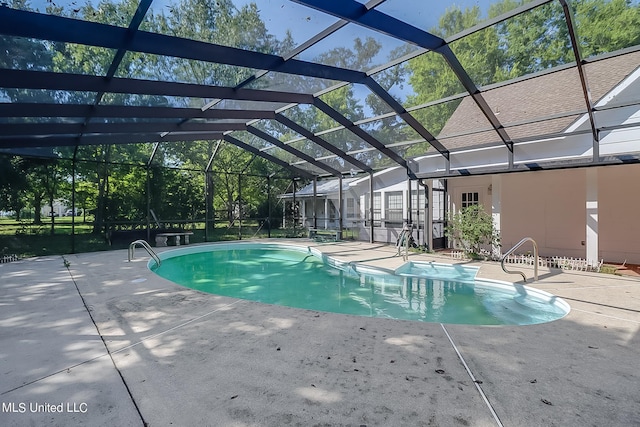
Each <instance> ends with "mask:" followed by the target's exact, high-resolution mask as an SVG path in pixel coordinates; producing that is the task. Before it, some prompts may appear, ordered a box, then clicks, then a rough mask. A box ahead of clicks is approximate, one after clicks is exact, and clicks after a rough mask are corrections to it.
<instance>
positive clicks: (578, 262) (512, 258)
mask: <svg viewBox="0 0 640 427" xmlns="http://www.w3.org/2000/svg"><path fill="white" fill-rule="evenodd" d="M534 262H535V261H534V257H533V255H509V256H507V258H506V260H505V264H522V265H533V263H534ZM603 262H604V260H600V261H599V262H598V261H591V260H587V259H584V258H571V257H560V256H554V257H539V258H538V266H539V267H548V268H560V269H562V270H574V271H596V272H599V271H600V269H601V268H602V264H603Z"/></svg>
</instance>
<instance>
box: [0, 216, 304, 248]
mask: <svg viewBox="0 0 640 427" xmlns="http://www.w3.org/2000/svg"><path fill="white" fill-rule="evenodd" d="M91 219H93V218H91ZM75 221H76V223H75V225H74V227H73V234H72V224H71V217H59V218H58V217H56V218H55V220H54V233H53V234H51V220H50V219H49V218H46V219H45V222H43V223H42V224H33V223H32V222H31V221H20V222H18V221H15V220H13V219H8V218H0V256H2V255H18V256H19V257H20V258H26V257H32V256H43V255H62V254H70V253H81V252H96V251H107V250H112V249H126V248H127V247H128V246H129V243H126V242H123V243H119V244H114V245H113V246H110V245H109V243H108V242H107V239H106V238H105V237H104V235H103V234H93V233H92V230H93V224H92V223H91V222H86V223H85V222H82V217H76V218H75ZM197 226H198V224H196V228H195V229H191V228H189V230H190V231H193V233H194V234H193V236H191V238H190V241H191V242H192V243H201V242H205V241H210V242H216V241H229V240H240V239H245V240H246V239H251V238H259V237H267V236H268V232H267V230H266V229H264V228H261V229H259V227H258V225H257V224H250V223H248V224H243V226H242V228H238V227H237V226H235V227H227V225H226V224H224V223H219V224H217V227H216V228H215V229H214V230H212V231H210V232H209V235H208V238H207V239H205V232H204V224H200V226H201V228H197ZM304 236H306V232H304V230H302V229H297V230H296V232H295V233H294V231H293V230H291V229H273V230H271V237H304ZM151 245H152V246H154V245H155V242H151Z"/></svg>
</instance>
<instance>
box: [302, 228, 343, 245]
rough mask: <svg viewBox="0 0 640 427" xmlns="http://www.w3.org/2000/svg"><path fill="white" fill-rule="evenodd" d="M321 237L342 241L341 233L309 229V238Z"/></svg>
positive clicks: (338, 231) (322, 229)
mask: <svg viewBox="0 0 640 427" xmlns="http://www.w3.org/2000/svg"><path fill="white" fill-rule="evenodd" d="M322 236H331V237H333V240H334V241H336V242H337V241H338V240H342V231H340V230H329V229H324V228H310V229H309V238H310V239H315V238H317V237H322Z"/></svg>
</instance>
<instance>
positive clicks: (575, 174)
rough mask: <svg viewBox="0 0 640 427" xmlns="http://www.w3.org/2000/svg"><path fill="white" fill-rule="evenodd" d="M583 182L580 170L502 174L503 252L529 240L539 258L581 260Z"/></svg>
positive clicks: (583, 250) (583, 219)
mask: <svg viewBox="0 0 640 427" xmlns="http://www.w3.org/2000/svg"><path fill="white" fill-rule="evenodd" d="M585 182H586V179H585V170H584V169H582V170H559V171H547V172H527V173H517V174H508V175H503V176H502V215H501V222H502V223H501V228H502V250H503V252H504V251H506V250H508V249H510V248H511V247H513V245H515V244H516V243H517V242H518V241H520V239H522V238H523V237H532V238H533V239H534V240H535V241H536V242H537V243H538V248H539V251H540V254H541V255H544V256H555V255H558V256H569V257H580V258H584V256H585V246H583V242H584V240H585V235H586V213H585V204H586V187H585ZM523 250H525V251H527V250H529V251H530V250H531V248H530V247H527V246H526V245H525V246H523Z"/></svg>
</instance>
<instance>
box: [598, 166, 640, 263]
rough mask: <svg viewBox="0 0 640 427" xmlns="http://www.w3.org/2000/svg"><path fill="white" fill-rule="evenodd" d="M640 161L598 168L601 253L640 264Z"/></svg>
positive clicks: (621, 260)
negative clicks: (638, 162) (639, 162)
mask: <svg viewBox="0 0 640 427" xmlns="http://www.w3.org/2000/svg"><path fill="white" fill-rule="evenodd" d="M639 185H640V165H624V166H611V167H606V168H599V169H598V204H599V209H598V223H599V224H598V231H599V235H600V236H599V237H600V239H599V245H600V247H599V249H600V257H601V258H604V259H605V260H606V261H612V262H624V261H625V260H626V261H627V262H629V263H633V264H640V187H639Z"/></svg>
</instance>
